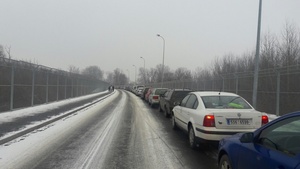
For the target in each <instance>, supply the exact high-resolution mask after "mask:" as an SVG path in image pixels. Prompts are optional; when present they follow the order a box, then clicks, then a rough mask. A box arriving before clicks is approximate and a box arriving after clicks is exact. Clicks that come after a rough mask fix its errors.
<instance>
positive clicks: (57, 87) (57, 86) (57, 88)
mask: <svg viewBox="0 0 300 169" xmlns="http://www.w3.org/2000/svg"><path fill="white" fill-rule="evenodd" d="M56 82H57V83H56V84H57V85H56V101H58V92H59V74H57V81H56Z"/></svg>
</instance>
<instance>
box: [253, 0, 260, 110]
mask: <svg viewBox="0 0 300 169" xmlns="http://www.w3.org/2000/svg"><path fill="white" fill-rule="evenodd" d="M261 10H262V0H259V10H258V25H257V38H256V53H255V67H254V80H253V95H252V105H253V107H254V108H255V109H256V100H257V87H258V71H259V48H260V27H261Z"/></svg>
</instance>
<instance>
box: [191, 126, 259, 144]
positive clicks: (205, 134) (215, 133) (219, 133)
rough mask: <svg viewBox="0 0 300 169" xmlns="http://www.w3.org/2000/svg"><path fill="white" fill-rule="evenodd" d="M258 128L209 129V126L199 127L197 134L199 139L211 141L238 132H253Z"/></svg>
mask: <svg viewBox="0 0 300 169" xmlns="http://www.w3.org/2000/svg"><path fill="white" fill-rule="evenodd" d="M254 130H256V129H243V130H217V129H215V128H214V129H211V130H209V128H208V127H206V128H203V129H202V128H198V127H196V129H195V131H196V132H195V135H196V137H198V138H199V139H203V140H210V141H220V140H221V139H223V138H226V137H230V136H232V135H234V134H237V133H247V132H253V131H254Z"/></svg>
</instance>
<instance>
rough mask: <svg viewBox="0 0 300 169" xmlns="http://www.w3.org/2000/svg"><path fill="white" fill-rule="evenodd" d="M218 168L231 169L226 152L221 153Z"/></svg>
mask: <svg viewBox="0 0 300 169" xmlns="http://www.w3.org/2000/svg"><path fill="white" fill-rule="evenodd" d="M218 169H232V167H231V163H230V161H229V158H228V156H227V155H226V154H224V155H222V157H221V160H220V162H219V165H218Z"/></svg>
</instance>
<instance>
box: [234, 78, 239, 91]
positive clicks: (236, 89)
mask: <svg viewBox="0 0 300 169" xmlns="http://www.w3.org/2000/svg"><path fill="white" fill-rule="evenodd" d="M238 92H239V76H238V75H237V74H235V94H238Z"/></svg>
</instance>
